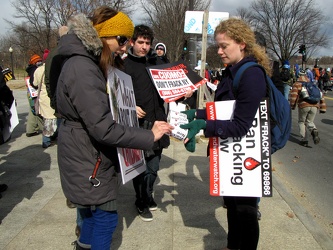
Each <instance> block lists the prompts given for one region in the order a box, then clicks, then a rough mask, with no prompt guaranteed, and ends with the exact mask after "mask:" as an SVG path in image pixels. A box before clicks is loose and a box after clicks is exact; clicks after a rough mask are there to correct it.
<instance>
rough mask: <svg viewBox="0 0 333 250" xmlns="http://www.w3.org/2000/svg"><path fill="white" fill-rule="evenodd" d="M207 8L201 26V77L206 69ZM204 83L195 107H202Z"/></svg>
mask: <svg viewBox="0 0 333 250" xmlns="http://www.w3.org/2000/svg"><path fill="white" fill-rule="evenodd" d="M208 16H209V12H208V10H205V12H204V16H203V27H202V52H201V69H200V76H201V77H202V78H204V77H205V70H206V49H207V31H208ZM205 88H206V85H202V86H201V87H200V88H199V90H198V91H199V95H198V101H197V104H198V105H197V107H199V108H204V92H205Z"/></svg>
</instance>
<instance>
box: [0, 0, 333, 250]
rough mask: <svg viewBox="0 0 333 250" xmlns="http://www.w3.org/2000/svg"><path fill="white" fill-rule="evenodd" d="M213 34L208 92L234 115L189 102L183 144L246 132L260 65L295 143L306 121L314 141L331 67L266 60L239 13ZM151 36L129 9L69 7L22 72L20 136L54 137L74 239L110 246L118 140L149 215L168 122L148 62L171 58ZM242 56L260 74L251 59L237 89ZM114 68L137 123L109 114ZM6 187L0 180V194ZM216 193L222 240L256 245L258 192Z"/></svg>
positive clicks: (259, 88) (148, 217)
mask: <svg viewBox="0 0 333 250" xmlns="http://www.w3.org/2000/svg"><path fill="white" fill-rule="evenodd" d="M214 38H215V41H216V43H217V46H218V51H217V54H218V55H219V56H220V58H221V59H222V62H223V64H224V67H223V70H222V71H214V72H211V74H209V76H207V77H209V78H211V79H209V80H212V82H214V83H215V84H216V85H217V89H216V91H215V92H214V101H223V100H230V99H231V100H235V101H236V103H237V105H236V108H235V110H234V117H233V120H230V121H219V120H213V121H212V120H208V119H207V117H206V112H205V110H201V109H196V105H195V104H192V105H191V106H190V107H191V109H190V110H188V111H186V112H185V113H186V115H187V117H188V120H189V123H188V124H186V125H185V126H183V128H186V129H188V131H189V133H188V135H187V138H186V139H185V140H184V144H187V143H195V136H196V134H197V133H198V132H199V131H200V130H203V131H204V135H205V136H206V137H216V136H218V137H222V138H226V137H242V136H245V135H246V134H247V132H248V130H249V129H250V127H251V126H252V122H253V119H254V117H255V114H256V111H257V109H258V107H259V104H260V101H261V100H262V98H263V97H265V96H266V74H267V75H269V76H271V78H272V80H273V82H274V83H275V85H276V87H277V88H278V89H279V90H280V91H281V94H283V95H284V96H285V98H286V99H288V100H289V101H290V105H291V108H292V109H295V108H296V106H298V112H299V116H298V125H299V131H300V137H301V140H300V145H302V146H308V143H309V142H308V135H307V134H308V133H307V131H309V133H310V134H311V135H312V137H313V141H314V143H315V144H318V143H319V142H320V138H319V132H318V129H317V127H316V126H315V124H314V118H315V115H316V113H317V110H318V109H319V110H320V112H321V113H324V112H326V104H325V99H324V93H325V92H327V91H328V90H329V89H330V86H331V84H329V83H330V78H331V73H332V71H330V68H326V69H321V68H319V67H318V66H317V65H315V66H314V69H313V70H310V69H305V70H302V69H300V68H299V67H298V65H295V66H294V67H291V65H290V64H289V62H288V61H285V62H284V63H283V64H282V66H280V65H279V62H277V61H274V62H273V66H271V62H270V59H269V57H268V55H267V53H266V49H265V45H262V44H260V43H259V42H258V39H257V37H256V34H255V33H254V32H253V31H252V29H251V28H250V26H249V25H248V24H246V23H245V22H244V21H242V20H240V19H236V18H230V19H228V20H224V21H221V22H220V24H219V25H218V26H217V27H216V29H215V33H214ZM153 43H154V33H153V30H152V29H151V28H150V27H149V26H146V25H137V26H134V24H133V22H132V21H131V19H130V18H129V17H128V16H127V15H126V14H124V13H122V12H119V11H116V10H114V9H112V8H110V7H106V6H102V7H100V8H97V9H96V10H95V11H94V12H93V15H92V16H91V17H90V18H88V17H86V16H85V15H83V14H77V15H75V16H73V17H71V18H70V19H69V20H68V23H67V26H63V27H61V28H60V29H59V44H58V45H57V47H56V48H53V49H52V50H51V51H49V50H48V49H46V50H45V51H44V54H43V56H42V57H40V56H39V55H37V54H34V55H32V56H31V58H30V60H29V65H28V67H27V69H26V71H27V73H28V76H29V79H28V81H29V83H30V85H31V87H32V88H33V89H35V91H37V93H38V94H37V97H35V96H33V95H32V93H31V91H28V101H29V102H28V103H29V113H28V117H27V124H26V136H28V137H31V136H36V135H39V134H40V133H41V132H42V147H43V148H48V147H51V146H53V145H55V144H57V151H58V164H59V170H60V178H61V186H62V189H63V192H64V194H65V197H66V199H67V205H68V206H69V207H72V208H76V209H77V226H76V229H75V232H76V235H77V237H78V239H77V241H76V242H75V247H76V249H110V246H111V242H112V234H113V232H114V230H115V228H116V227H117V223H118V214H117V194H118V189H119V184H118V175H119V171H120V169H119V161H118V154H117V148H119V147H120V148H135V149H141V150H144V157H145V161H146V170H145V171H144V172H143V173H141V174H139V175H137V176H136V177H134V178H133V187H134V190H135V196H136V197H135V200H134V201H133V204H134V206H135V207H136V211H137V213H138V216H139V217H140V218H141V219H142V220H143V221H144V222H149V221H152V220H153V213H152V212H153V211H155V210H156V209H157V208H158V204H157V203H156V201H155V199H154V185H155V182H156V179H157V177H158V171H159V166H160V161H161V156H162V153H163V149H164V148H167V147H168V146H169V145H170V139H169V134H170V133H171V131H172V129H173V127H172V126H171V125H170V124H168V123H167V114H166V113H167V112H166V110H165V103H164V101H163V99H162V98H161V97H160V96H159V95H158V92H157V90H156V88H155V86H154V83H153V82H152V79H151V78H150V76H149V73H148V71H147V70H146V68H147V67H149V66H153V65H161V64H166V63H169V59H168V58H167V54H166V52H167V47H166V45H165V44H164V43H162V42H158V43H156V45H155V46H153ZM247 62H257V63H258V64H260V65H261V66H262V67H263V68H264V69H265V72H266V74H265V73H264V72H263V71H262V70H261V69H260V68H257V67H252V68H250V69H248V70H247V71H246V74H244V77H243V78H242V79H241V82H240V84H239V90H238V93H237V95H236V94H235V93H234V91H233V85H232V84H233V77H234V76H235V74H236V72H237V71H238V70H239V68H240V67H241V66H242V65H243V64H245V63H247ZM113 68H118V69H120V70H122V71H123V72H125V73H127V74H128V75H129V76H131V78H132V83H133V89H134V95H135V101H136V112H137V118H138V121H139V127H129V126H124V125H120V124H118V123H117V122H116V121H115V119H114V117H113V116H112V113H111V108H110V104H109V97H108V93H107V91H106V89H107V87H106V86H107V80H108V72H109V70H112V69H113ZM302 82H313V83H314V84H316V85H318V86H319V88H320V90H321V91H322V93H323V95H322V97H321V99H320V102H318V103H314V104H309V103H307V102H306V100H305V99H304V98H302V96H301V91H302V87H303V85H302ZM328 82H329V83H328ZM192 94H193V93H187V96H186V97H189V98H190V97H191V96H192ZM194 96H195V95H194ZM87 100H89V101H87ZM92 173H94V174H95V175H93V178H91V176H92ZM96 183H97V184H96ZM7 187H8V186H7V185H5V184H1V185H0V198H1V192H3V191H5V190H6V189H7ZM223 198H224V204H225V207H226V209H227V220H228V238H227V240H228V244H227V246H226V248H225V249H250V250H251V249H256V248H257V245H258V241H259V223H258V212H259V210H258V197H239V196H225V197H223ZM259 215H260V213H259Z"/></svg>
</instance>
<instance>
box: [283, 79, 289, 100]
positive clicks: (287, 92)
mask: <svg viewBox="0 0 333 250" xmlns="http://www.w3.org/2000/svg"><path fill="white" fill-rule="evenodd" d="M283 89H284V91H283V92H284V97H285V98H286V99H287V101H288V100H289V92H290V86H289V84H286V83H284V84H283Z"/></svg>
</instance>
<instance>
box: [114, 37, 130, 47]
mask: <svg viewBox="0 0 333 250" xmlns="http://www.w3.org/2000/svg"><path fill="white" fill-rule="evenodd" d="M116 39H117V42H118V45H119V46H124V45H125V44H126V43H128V41H129V39H128V38H127V37H126V36H116Z"/></svg>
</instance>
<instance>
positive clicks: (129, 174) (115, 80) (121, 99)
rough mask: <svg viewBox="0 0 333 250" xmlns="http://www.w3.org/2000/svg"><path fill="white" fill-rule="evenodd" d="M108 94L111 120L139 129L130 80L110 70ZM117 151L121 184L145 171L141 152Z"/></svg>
mask: <svg viewBox="0 0 333 250" xmlns="http://www.w3.org/2000/svg"><path fill="white" fill-rule="evenodd" d="M108 92H109V98H110V104H111V112H112V115H113V119H114V120H115V121H117V122H118V123H119V124H122V125H126V126H130V127H139V122H138V118H137V114H136V102H135V96H134V90H133V84H132V78H131V77H130V76H129V75H127V74H125V73H124V72H122V71H120V70H118V69H116V68H111V69H110V71H109V73H108ZM117 151H118V159H119V164H120V170H121V177H122V181H123V184H125V183H126V182H128V181H130V180H132V179H133V178H134V177H135V176H137V175H139V174H140V173H142V172H144V171H145V170H146V162H145V158H144V155H143V151H142V150H139V149H131V148H117Z"/></svg>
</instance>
